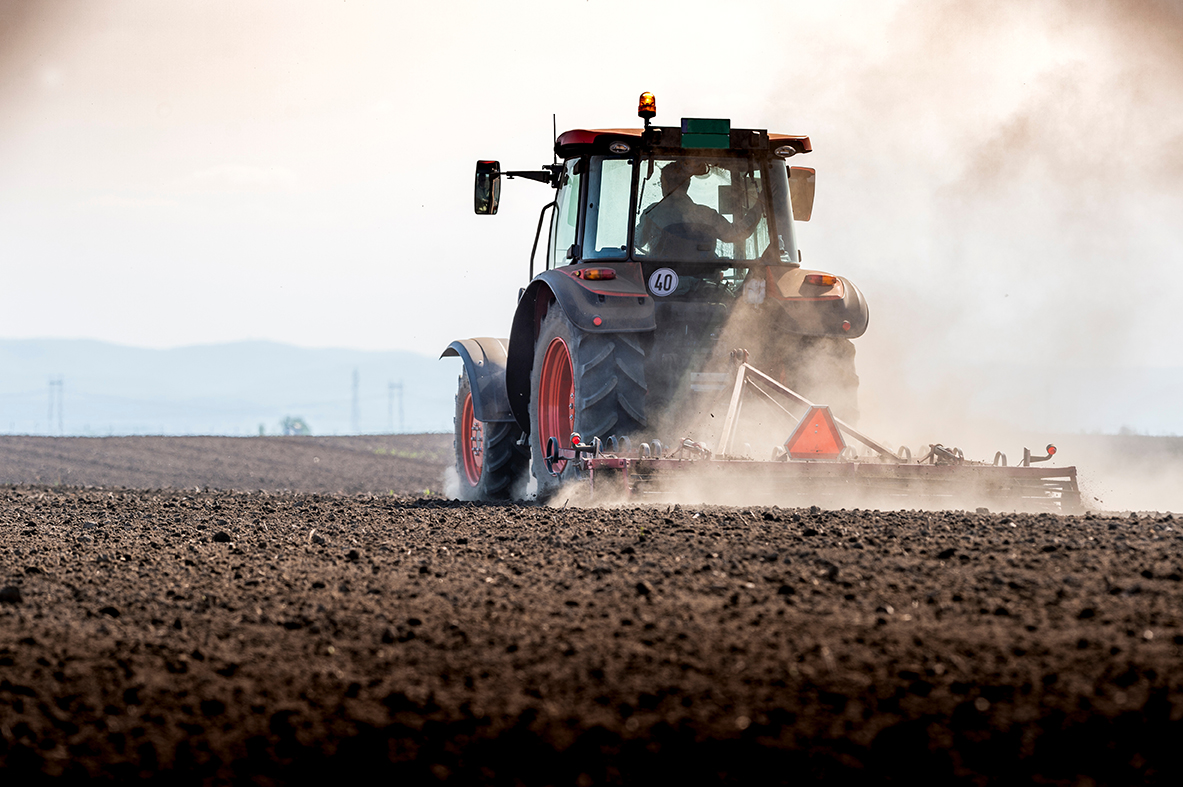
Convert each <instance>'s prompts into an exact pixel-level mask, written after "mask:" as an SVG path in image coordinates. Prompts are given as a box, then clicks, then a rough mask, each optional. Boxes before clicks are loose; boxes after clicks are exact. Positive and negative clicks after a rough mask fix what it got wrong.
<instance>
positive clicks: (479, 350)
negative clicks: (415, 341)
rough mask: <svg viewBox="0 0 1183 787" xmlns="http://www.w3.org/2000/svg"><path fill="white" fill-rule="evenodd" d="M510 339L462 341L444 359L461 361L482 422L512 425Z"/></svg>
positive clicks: (447, 351)
mask: <svg viewBox="0 0 1183 787" xmlns="http://www.w3.org/2000/svg"><path fill="white" fill-rule="evenodd" d="M508 346H509V340H508V339H493V338H490V337H487V336H484V337H481V338H479V339H460V340H459V341H455V342H452V343H451V344H449V345H448V349H446V350H444V352H443V354H441V355H440V358H456V357H459V358H460V359H461V360H463V361H464V368H465V369H466V370H467V371H468V379H469V381H470V382H471V383H472V409H473V415H474V416H475V417H476V419H477V420H478V421H484V422H486V423H491V422H497V421H512V420H514V415H513V413H512V412H511V411H510V407H509V398H508V396H507V395H506V391H505V360H506V348H507V347H508Z"/></svg>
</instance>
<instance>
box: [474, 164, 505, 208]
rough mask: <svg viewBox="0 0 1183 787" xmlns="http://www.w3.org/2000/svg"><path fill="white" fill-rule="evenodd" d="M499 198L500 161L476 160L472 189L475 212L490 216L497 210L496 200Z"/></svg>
mask: <svg viewBox="0 0 1183 787" xmlns="http://www.w3.org/2000/svg"><path fill="white" fill-rule="evenodd" d="M500 199H501V163H500V162H497V161H478V162H477V163H476V185H475V188H474V191H473V207H474V209H475V210H476V212H477V213H479V214H483V215H486V216H492V215H493V214H494V213H496V212H497V201H498V200H500Z"/></svg>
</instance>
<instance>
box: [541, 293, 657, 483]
mask: <svg viewBox="0 0 1183 787" xmlns="http://www.w3.org/2000/svg"><path fill="white" fill-rule="evenodd" d="M530 392H531V396H530V425H531V427H532V432H533V433H532V434H531V437H530V449H531V458H532V462H533V464H532V467H533V473H534V477H535V478H536V479H537V480H538V498H539V499H540V500H546V499H548V498H550V497H551V496H553V495H554V494H555V493H556V492H557V491H558V489H559V487H560V486H562V484H563V482H564V481H567V480H569V479H571V478H573V477H574V476H575V470H574V467H572V466H571V463H569V462H564V461H560V462H557V463H554V464H552V469H553V471H554V472H553V474H552V473H550V472H548V471H547V469H546V443H547V440H549V439H550V438H551V437H554V438H556V439H557V440H558V442H559V445H561V446H562V447H564V448H566V447H569V446H570V445H571V433H572V432H578V433H579V435H580V436H581V437H582V438H583V441H584V442H585V443H587V442H590V441H591V439H592V438H593V437H599V438H600V439H601V440H605V441H606V440H607V438H608V437H609V436H612V435H615V436H616V437H617V438H620V437H624V436H626V435H633V434H637V433H639V432H640V431H641V430H642V429H644V427H645V394H646V389H645V350H644V349H643V347H642V346H641V336H640V334H612V333H584V332H583V331H580V330H579V329H578V328H576V327H575V326H574V325H573V324H572V323H571V321H570V320H569V319H567V316H566V315H565V314H563V312H562V310H561V309H560V308H559V307H558V305H557V304H555V303H553V302H552V303H551V305H550V310H549V311H548V312H547V315H546V317H545V318H544V319H543V321H542V326H541V328H540V330H539V335H538V342H537V344H536V345H535V347H534V370H533V371H532V372H531V375H530Z"/></svg>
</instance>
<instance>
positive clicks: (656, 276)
mask: <svg viewBox="0 0 1183 787" xmlns="http://www.w3.org/2000/svg"><path fill="white" fill-rule="evenodd" d="M676 289H678V274H677V273H675V272H674V271H673V269H672V268H658V269H657V270H655V271H653V275H652V276H650V277H649V290H650V292H652V293H653V294H654V295H663V296H664V295H669V294H670V293H672V292H673V291H674V290H676Z"/></svg>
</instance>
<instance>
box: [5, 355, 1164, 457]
mask: <svg viewBox="0 0 1183 787" xmlns="http://www.w3.org/2000/svg"><path fill="white" fill-rule="evenodd" d="M871 360H873V359H866V361H871ZM355 371H356V372H357V375H358V385H359V394H360V395H359V401H358V403H359V406H360V419H359V423H358V430H357V431H359V432H361V433H363V434H381V433H386V432H397V431H405V432H410V433H422V432H451V431H452V416H453V408H454V403H453V397H454V395H455V390H456V376H457V375H458V374H459V371H460V362H459V361H458V360H456V359H452V358H449V359H445V360H437V359H436V358H434V357H431V356H428V355H420V354H418V353H411V352H364V351H361V350H345V349H307V348H301V347H293V346H291V345H285V344H277V343H273V342H237V343H233V344H217V345H203V346H196V347H180V348H177V349H172V350H147V349H142V348H135V347H125V346H120V345H114V344H106V343H103V342H96V341H84V340H63V339H27V340H0V434H31V435H57V434H59V433H60V434H66V435H82V436H105V435H149V434H167V435H257V434H258V433H259V427H260V426H262V427H263V429H264V431H265V432H266V433H267V434H277V433H278V432H279V429H280V422H281V421H282V420H283V419H284V418H285V417H288V416H292V417H301V418H303V419H304V420H305V421H306V422H307V423H308V425H309V426H310V427H311V429H312V434H313V435H320V436H325V435H346V434H353V433H354V427H353V419H352V407H353V374H354V372H355ZM891 374H892V375H893V376H894V377H896V378H898V379H896V380H891V381H889V382H895V383H897V384H896V385H895V388H896V389H897V391H896V394H897V395H904V396H907V397H909V398H910V399H911V400H914V401H911V402H905V404H912V405H913V406H915V405H916V402H917V401H919V402H924V403H925V404H924V407H925V408H927V409H926V410H925V411H924V412H925V413H926V419H928V418H932V417H935V416H938V415H941V414H942V413H944V412H946V411H947V412H948V413H953V414H956V415H958V416H963V419H962V421H960V422H958V423H966V422H969V421H978V422H990V423H994V424H1001V425H1007V426H1010V427H1013V428H1015V429H1021V430H1029V431H1031V432H1033V433H1037V434H1051V433H1064V434H1067V433H1081V432H1094V433H1107V434H1117V433H1123V434H1147V435H1178V434H1183V407H1180V406H1179V402H1181V401H1183V369H1179V368H1164V369H1149V368H1144V369H1125V370H1122V369H1104V368H1097V369H1087V370H1086V369H1073V368H1066V367H1060V366H1057V365H1055V364H1053V363H1049V364H1047V365H1046V366H1043V367H1039V368H1029V367H1018V366H991V367H986V366H976V367H971V366H966V367H964V368H941V369H908V368H901V369H893V370H892V371H891ZM59 378H60V379H61V380H62V386H61V394H62V405H63V407H62V417H61V419H60V420H61V427H62V429H61V431H60V432H59V417H58V411H57V408H56V406H55V407H54V408H53V410H52V417H51V406H50V392H51V385H50V380H51V379H59ZM900 380H903V381H910V384H911V385H912V386H913V388H912V390H910V391H909V390H908V389H907V387H906V386H901V385H899V382H900ZM400 381H401V383H402V385H403V419H402V421H401V428H400V420H399V413H398V399H397V396H396V397H395V399H394V401H393V404H394V407H393V413H392V412H391V406H390V405H391V397H390V389H389V385H390V383H392V382H393V383H396V384H397V383H399V382H400ZM950 381H953V382H955V383H957V385H956V386H952V387H951V386H950ZM882 382H883V381H882V380H880V381H879V382H876V377H875V375H874V374H868V373H866V372H864V379H863V390H862V391H861V393H860V399H861V400H862V404H863V410H864V415H869V414H872V413H873V412H874V411H875V409H876V408H875V406H876V405H878V410H879V414H880V418H879V421H878V424H879V425H880V426H882V425H883V424H887V425H888V426H889V427H890V426H892V425H893V422H894V421H895V420H898V418H899V417H900V415H899V414H902V413H903V412H904V410H905V408H903V407H901V406H899V404H898V403H893V402H892V401H890V400H886V399H884V400H882V401H876V400H875V399H874V398H873V397H876V396H879V397H883V396H884V394H885V393H887V391H886V390H885V387H884V386H883V384H882ZM901 392H902V394H901ZM55 404H56V403H55ZM865 425H871V424H870V423H868V424H865ZM907 426H908V428H906V429H905V428H903V427H901V428H900V429H898V430H896V431H898V432H899V435H898V436H897V437H896V439H898V440H900V441H901V442H903V441H906V440H917V439H921V438H920V436H918V435H919V433H918V432H917V431H916V429H915V428H914V427H915V424H911V423H909V424H907ZM966 432H967V430H966V429H965V428H962V427H960V426H955V427H954V428H950V429H949V430H948V432H947V435H948V436H947V437H942V439H948V440H958V441H960V440H965V439H967V438H966V437H964V435H965V434H966ZM877 434H878V433H877ZM945 434H946V433H945V432H942V435H945ZM890 436H891V430H890V429H888V430H887V431H885V432H884V433H883V434H882V437H883V439H889V438H890Z"/></svg>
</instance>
